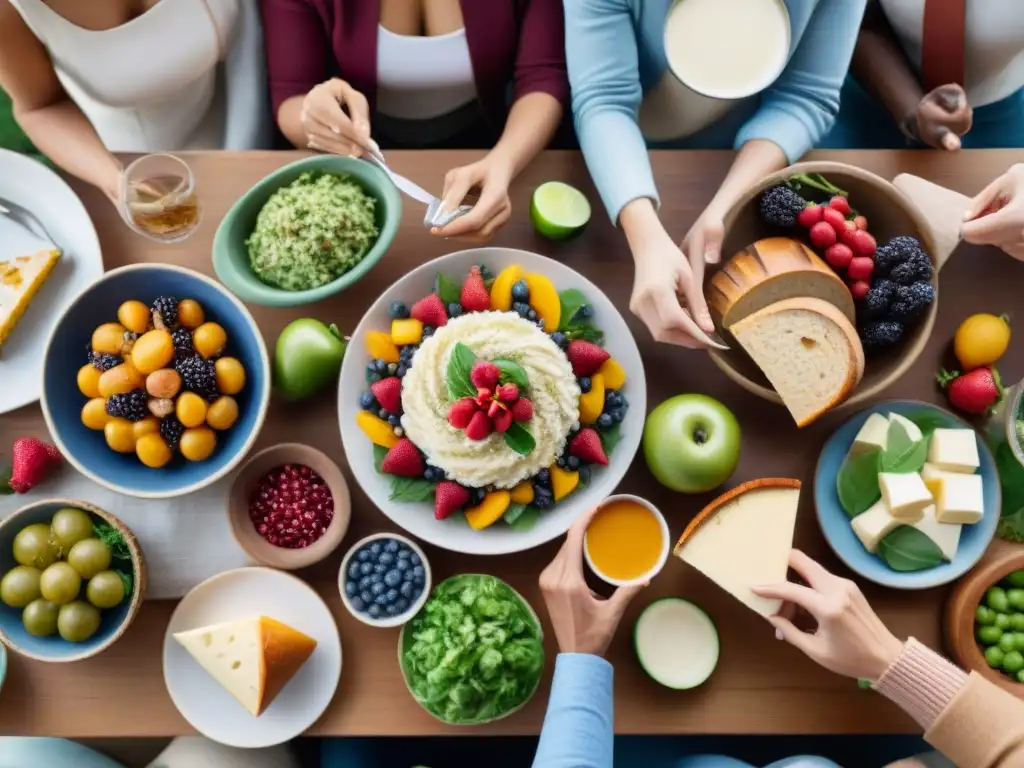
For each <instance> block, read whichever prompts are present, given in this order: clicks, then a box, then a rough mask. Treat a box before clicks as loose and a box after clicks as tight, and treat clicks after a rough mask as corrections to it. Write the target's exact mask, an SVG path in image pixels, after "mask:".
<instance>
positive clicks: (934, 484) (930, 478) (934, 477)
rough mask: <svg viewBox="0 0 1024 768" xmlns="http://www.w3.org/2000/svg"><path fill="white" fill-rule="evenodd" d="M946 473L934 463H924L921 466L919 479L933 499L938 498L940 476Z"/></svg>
mask: <svg viewBox="0 0 1024 768" xmlns="http://www.w3.org/2000/svg"><path fill="white" fill-rule="evenodd" d="M944 474H946V473H945V472H943V471H942V470H941V469H939V468H938V467H936V466H935V465H934V464H930V463H927V462H926V463H925V465H924V466H923V467H921V479H922V480H924V484H925V486H926V487H927V488H928V491H929V492H930V493H931V495H932V498H933V499H937V498H939V485H940V484H941V483H942V476H943V475H944Z"/></svg>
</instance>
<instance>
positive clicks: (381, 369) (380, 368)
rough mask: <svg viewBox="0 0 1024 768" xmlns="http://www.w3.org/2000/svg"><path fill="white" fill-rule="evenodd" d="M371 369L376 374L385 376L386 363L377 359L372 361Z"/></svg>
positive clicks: (381, 359) (379, 358)
mask: <svg viewBox="0 0 1024 768" xmlns="http://www.w3.org/2000/svg"><path fill="white" fill-rule="evenodd" d="M373 367H374V368H375V369H376V372H377V373H380V374H385V373H387V372H388V361H387V360H385V359H383V358H381V357H378V358H377V359H376V360H374V361H373Z"/></svg>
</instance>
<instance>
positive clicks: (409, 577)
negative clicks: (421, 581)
mask: <svg viewBox="0 0 1024 768" xmlns="http://www.w3.org/2000/svg"><path fill="white" fill-rule="evenodd" d="M412 580H413V574H412V568H410V569H409V570H407V571H403V572H402V581H405V582H411V581H412Z"/></svg>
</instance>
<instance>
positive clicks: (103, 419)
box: [82, 397, 110, 431]
mask: <svg viewBox="0 0 1024 768" xmlns="http://www.w3.org/2000/svg"><path fill="white" fill-rule="evenodd" d="M108 421H110V414H108V413H107V401H106V400H104V399H103V398H102V397H94V398H93V399H92V400H90V401H89V402H87V403H86V404H85V405H83V406H82V424H84V425H85V426H86V427H87V428H88V429H95V430H97V431H98V430H101V429H103V427H105V426H106V425H107V422H108Z"/></svg>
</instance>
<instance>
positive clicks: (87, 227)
mask: <svg viewBox="0 0 1024 768" xmlns="http://www.w3.org/2000/svg"><path fill="white" fill-rule="evenodd" d="M0 197H4V198H6V199H8V200H11V201H12V202H15V203H18V204H19V205H23V206H25V207H26V208H28V209H29V210H30V211H32V212H33V213H34V214H35V215H36V217H37V218H38V219H39V220H40V221H41V222H42V223H43V226H44V227H46V231H47V232H49V233H50V236H51V237H53V238H54V239H55V240H56V241H57V245H59V246H60V247H61V249H63V251H64V255H63V256H61V258H60V261H58V262H57V266H56V267H54V269H53V273H52V274H51V275H50V278H49V279H48V280H47V281H46V282H45V283H44V284H43V287H42V288H41V289H40V291H39V293H38V294H37V295H36V297H35V299H34V300H33V301H32V303H31V304H30V305H29V308H28V311H27V312H26V313H25V315H24V316H23V317H22V318H21V321H20V322H19V323H18V325H17V326H16V327H15V329H14V331H13V332H12V333H11V335H10V336H9V337H8V339H7V342H6V343H5V344H4V345H3V347H0V381H2V382H3V386H0V414H2V413H7V412H8V411H13V410H14V409H15V408H20V407H22V406H23V405H28V404H29V403H34V402H35V401H36V400H38V399H39V394H40V392H41V391H42V385H43V353H42V351H43V349H44V348H45V347H46V340H47V339H48V338H50V332H51V331H52V330H53V327H54V326H55V325H56V324H57V323H58V322H59V321H60V319H61V317H62V316H63V315H64V310H65V308H66V307H67V306H68V304H70V303H71V300H72V299H74V298H75V296H77V295H78V293H79V292H80V291H81V290H82V289H83V288H85V286H87V285H88V284H89V283H91V282H93V281H94V280H96V278H98V277H99V276H100V275H102V274H103V255H102V253H101V252H100V241H99V238H98V237H97V236H96V229H95V227H93V225H92V220H91V219H90V218H89V214H88V213H86V210H85V206H83V205H82V201H81V200H79V199H78V196H77V195H75V193H74V192H72V191H71V187H69V186H68V185H67V184H66V183H65V182H64V180H63V179H61V178H60V176H58V175H57V174H56V173H54V172H53V171H51V170H50V169H49V168H47V167H46V166H45V165H43V164H42V163H40V162H38V161H36V160H33V159H32V158H30V157H25V156H24V155H19V154H18V153H16V152H9V151H7V150H4V149H0ZM46 247H48V246H47V244H46V243H45V242H44V241H42V240H40V239H38V238H37V237H35V236H34V235H32V234H31V233H29V232H27V231H26V230H24V229H23V228H22V227H20V226H18V225H16V224H13V223H11V222H10V221H9V220H8V219H6V218H4V217H0V261H7V260H8V259H10V258H13V257H15V256H24V255H25V254H28V253H33V252H34V251H38V250H40V249H42V248H46Z"/></svg>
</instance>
